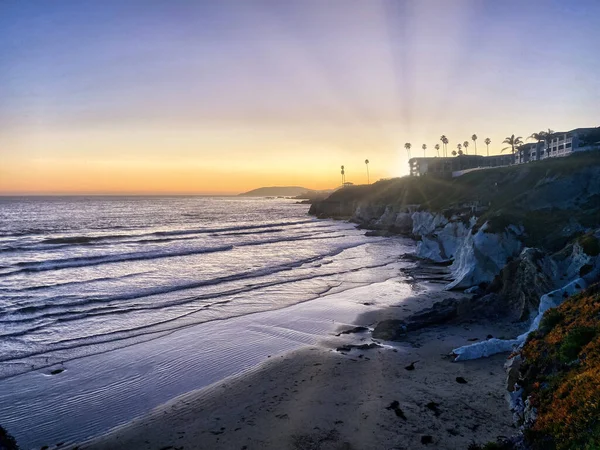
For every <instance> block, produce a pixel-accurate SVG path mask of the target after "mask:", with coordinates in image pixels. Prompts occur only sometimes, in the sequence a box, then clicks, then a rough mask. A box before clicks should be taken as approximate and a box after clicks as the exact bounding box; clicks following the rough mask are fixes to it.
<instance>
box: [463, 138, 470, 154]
mask: <svg viewBox="0 0 600 450" xmlns="http://www.w3.org/2000/svg"><path fill="white" fill-rule="evenodd" d="M463 147H464V148H465V153H466V154H467V155H468V154H469V152H468V151H467V148H469V141H465V142H463Z"/></svg>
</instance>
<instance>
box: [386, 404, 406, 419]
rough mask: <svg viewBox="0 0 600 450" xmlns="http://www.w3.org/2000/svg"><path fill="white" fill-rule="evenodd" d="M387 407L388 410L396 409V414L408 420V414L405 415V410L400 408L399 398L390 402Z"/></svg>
mask: <svg viewBox="0 0 600 450" xmlns="http://www.w3.org/2000/svg"><path fill="white" fill-rule="evenodd" d="M385 409H387V410H388V411H394V412H395V413H396V416H398V417H400V418H401V419H404V420H407V419H406V416H405V415H404V411H402V409H400V403H399V402H398V400H394V401H393V402H392V403H390V406H388V407H386V408H385Z"/></svg>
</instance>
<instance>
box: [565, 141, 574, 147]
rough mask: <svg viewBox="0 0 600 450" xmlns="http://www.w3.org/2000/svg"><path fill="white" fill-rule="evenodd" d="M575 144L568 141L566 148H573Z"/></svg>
mask: <svg viewBox="0 0 600 450" xmlns="http://www.w3.org/2000/svg"><path fill="white" fill-rule="evenodd" d="M572 145H573V144H571V143H570V142H567V145H565V147H566V148H571V146H572Z"/></svg>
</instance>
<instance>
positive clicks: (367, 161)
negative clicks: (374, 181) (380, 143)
mask: <svg viewBox="0 0 600 450" xmlns="http://www.w3.org/2000/svg"><path fill="white" fill-rule="evenodd" d="M365 165H366V166H367V184H371V181H370V180H369V160H368V159H365Z"/></svg>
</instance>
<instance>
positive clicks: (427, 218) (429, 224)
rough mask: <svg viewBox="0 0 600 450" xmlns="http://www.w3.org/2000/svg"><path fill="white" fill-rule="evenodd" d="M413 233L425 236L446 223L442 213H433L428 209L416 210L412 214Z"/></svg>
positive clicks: (446, 220)
mask: <svg viewBox="0 0 600 450" xmlns="http://www.w3.org/2000/svg"><path fill="white" fill-rule="evenodd" d="M412 221H413V230H412V232H413V234H414V235H416V236H427V235H429V234H433V232H434V231H435V230H436V229H437V228H440V227H443V226H444V225H446V224H447V223H448V219H446V217H444V215H443V214H433V213H430V212H429V211H417V212H414V213H413V214H412Z"/></svg>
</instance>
